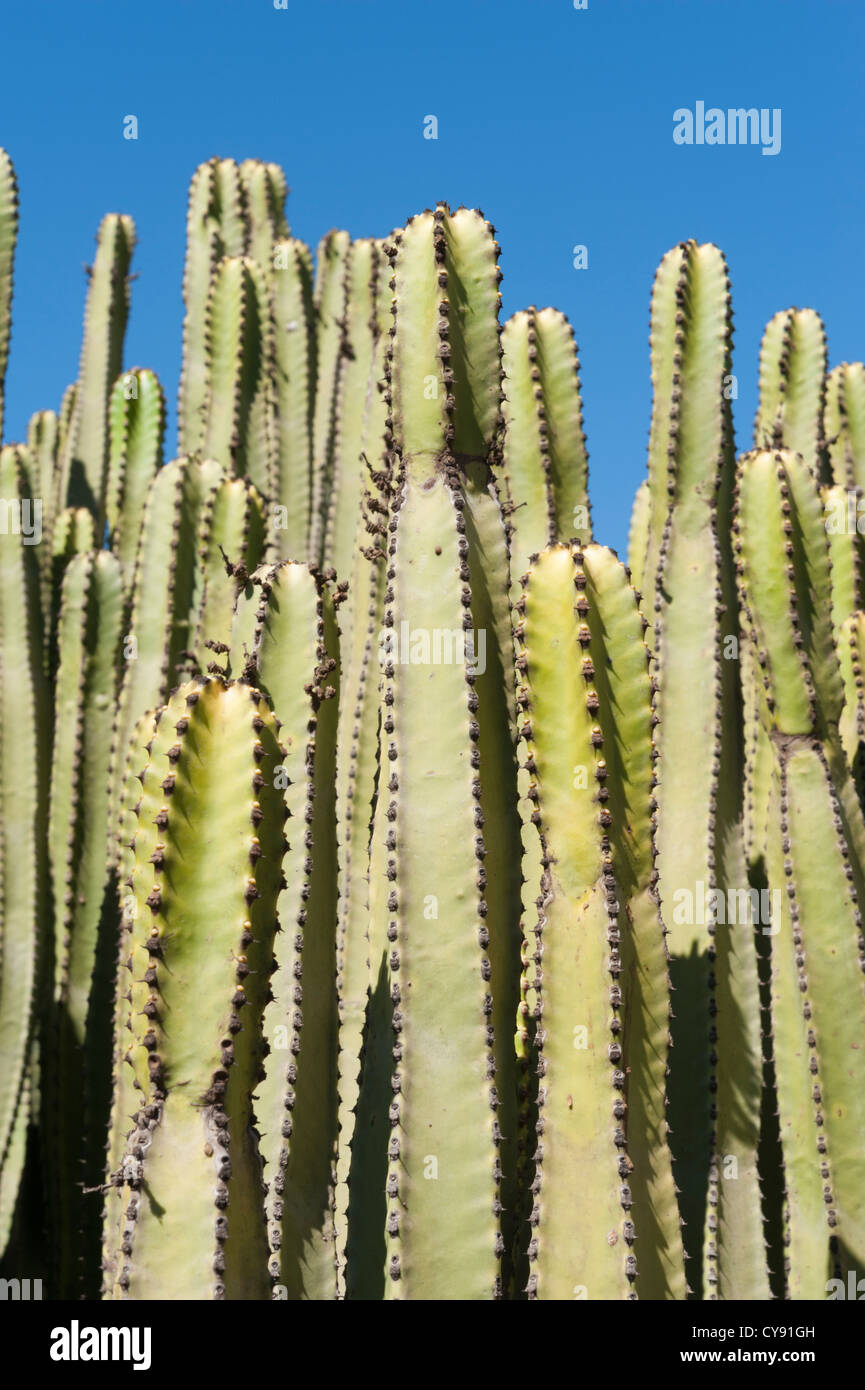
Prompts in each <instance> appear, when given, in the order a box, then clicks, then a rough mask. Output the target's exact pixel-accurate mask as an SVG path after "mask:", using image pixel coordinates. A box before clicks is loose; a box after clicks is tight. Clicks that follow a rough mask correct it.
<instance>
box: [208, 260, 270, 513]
mask: <svg viewBox="0 0 865 1390" xmlns="http://www.w3.org/2000/svg"><path fill="white" fill-rule="evenodd" d="M272 332H273V328H272V320H271V312H270V294H269V290H268V284H267V279H266V276H265V273H264V272H263V271H262V269H261V267H260V266H258V265H257V264H256V262H255V261H253V260H250V259H249V258H248V257H226V259H225V260H223V261H221V262H220V264H219V265H218V266H217V268H216V271H215V273H214V276H213V281H212V283H211V287H210V297H209V299H208V303H207V321H206V329H205V351H206V356H207V390H206V396H205V402H204V419H205V426H204V435H203V443H202V446H201V447H202V452H203V453H204V454H205V455H206V456H207V457H208V458H214V459H216V460H217V461H218V462H219V463H221V464H222V466H223V468H225V470H226V471H227V472H228V473H231V474H233V475H235V476H237V477H241V476H243V475H244V474H245V475H246V476H247V477H248V478H249V479H250V480H251V481H252V482H253V483H254V484H255V486H256V487H257V488H258V489H259V491H260V492H262V493H264V495H265V496H267V497H269V496H272V495H273V491H274V483H275V460H274V448H275V425H274V419H273V392H272V386H271V372H272V357H273V337H272Z"/></svg>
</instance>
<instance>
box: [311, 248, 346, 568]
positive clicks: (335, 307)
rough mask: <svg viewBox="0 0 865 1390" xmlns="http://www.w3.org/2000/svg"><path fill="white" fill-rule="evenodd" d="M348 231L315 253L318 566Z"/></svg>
mask: <svg viewBox="0 0 865 1390" xmlns="http://www.w3.org/2000/svg"><path fill="white" fill-rule="evenodd" d="M350 246H351V240H350V238H349V235H348V232H337V231H333V232H328V234H327V236H325V237H322V239H321V241H320V242H319V245H318V250H317V253H316V280H315V317H316V323H317V331H316V340H317V349H316V357H317V370H316V381H315V408H314V411H313V423H312V507H311V512H310V535H309V555H310V559H312V560H313V561H320V560H321V558H322V552H323V546H324V530H325V525H326V522H327V508H328V501H329V497H330V491H331V486H332V479H333V453H334V448H335V445H336V437H337V429H338V408H339V394H340V391H339V384H340V375H341V373H342V370H343V364H344V356H345V333H346V325H345V314H346V297H347V294H348V272H349V248H350Z"/></svg>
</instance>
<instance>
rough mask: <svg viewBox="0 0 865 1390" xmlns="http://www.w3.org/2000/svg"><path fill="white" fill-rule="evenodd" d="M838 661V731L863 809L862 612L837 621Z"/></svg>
mask: <svg viewBox="0 0 865 1390" xmlns="http://www.w3.org/2000/svg"><path fill="white" fill-rule="evenodd" d="M833 583H834V574H833ZM838 660H839V662H840V665H841V679H842V680H843V682H844V707H843V709H842V711H841V719H840V723H839V733H840V735H841V743H842V745H843V748H844V753H845V755H846V758H847V765H848V767H849V768H850V771H851V772H852V774H853V781H854V783H855V786H856V790H857V792H858V794H859V804H860V805H861V806H862V807H863V808H865V613H860V612H857V613H851V614H850V616H849V617H848V618H845V619H844V622H843V623H842V624H841V630H840V632H839V634H838Z"/></svg>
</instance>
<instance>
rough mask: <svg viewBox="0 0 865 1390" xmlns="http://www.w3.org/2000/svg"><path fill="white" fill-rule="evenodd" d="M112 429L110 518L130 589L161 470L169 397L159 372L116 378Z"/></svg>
mask: <svg viewBox="0 0 865 1390" xmlns="http://www.w3.org/2000/svg"><path fill="white" fill-rule="evenodd" d="M108 426H109V444H108V483H107V488H106V498H105V517H106V521H107V523H108V534H109V538H110V542H111V549H112V550H113V551H114V554H115V555H116V556H117V558H118V560H119V561H120V563H121V565H122V566H123V574H124V578H125V582H126V585H127V588H131V585H132V578H133V575H134V573H135V557H136V555H137V553H138V541H139V538H140V535H141V525H142V520H143V517H144V506H145V503H146V500H147V493H148V490H149V488H150V484H151V482H152V481H153V479H154V477H155V476H156V474H157V473H158V472H159V469H160V468H161V467H162V441H163V438H164V435H165V395H164V393H163V390H162V387H161V386H160V384H159V378H158V377H157V376H156V374H155V372H151V371H148V370H147V369H146V368H141V367H133V368H131V369H130V370H129V371H128V372H124V373H123V375H122V376H120V377H118V378H117V380H116V381H115V383H114V385H113V387H112V389H111V396H110V399H109V402H108Z"/></svg>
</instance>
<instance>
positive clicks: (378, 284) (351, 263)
mask: <svg viewBox="0 0 865 1390" xmlns="http://www.w3.org/2000/svg"><path fill="white" fill-rule="evenodd" d="M386 272H387V263H386V260H385V255H384V251H383V249H382V246H381V244H380V243H379V242H377V241H371V240H365V241H353V242H352V243H351V245H350V246H349V248H348V253H347V257H346V269H345V280H346V291H345V295H346V306H345V343H344V348H343V351H344V353H345V361H344V364H343V366H342V370H341V372H340V375H339V385H338V388H337V389H338V400H337V405H336V412H335V419H334V438H333V444H332V451H333V457H332V462H331V466H330V481H329V484H328V491H329V496H328V495H327V493H325V496H324V498H323V499H322V505H325V506H326V508H327V522H326V528H325V535H324V542H323V558H324V560H325V563H326V564H328V565H332V566H333V568H334V569H335V570H336V572H337V574H338V575H339V576H340V578H342V579H347V578H348V577H349V576H350V574H351V567H352V554H353V549H354V544H355V535H356V531H357V520H358V512H359V510H360V501H361V493H362V491H363V487H364V464H363V460H362V458H361V453H362V450H363V442H364V437H365V433H366V426H367V417H368V414H369V411H370V408H371V405H372V394H373V392H374V391H375V388H376V385H377V380H378V379H380V377H379V378H377V377H376V376H375V375H374V370H373V369H374V367H375V365H376V360H377V357H378V345H379V342H380V341H381V340H382V335H383V334H384V333H385V329H386V328H387V327H389V320H390V304H389V302H388V297H387V295H386V287H387V278H386ZM380 370H381V362H380V361H379V362H378V371H379V373H380Z"/></svg>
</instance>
